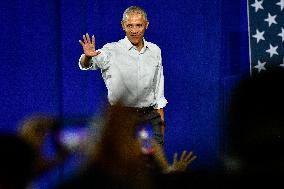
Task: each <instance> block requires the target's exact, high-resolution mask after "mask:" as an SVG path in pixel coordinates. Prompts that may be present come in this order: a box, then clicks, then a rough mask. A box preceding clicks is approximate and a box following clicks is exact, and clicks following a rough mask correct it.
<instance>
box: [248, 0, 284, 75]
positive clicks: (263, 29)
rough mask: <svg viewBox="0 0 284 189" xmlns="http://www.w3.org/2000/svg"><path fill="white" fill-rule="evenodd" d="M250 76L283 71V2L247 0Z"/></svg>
mask: <svg viewBox="0 0 284 189" xmlns="http://www.w3.org/2000/svg"><path fill="white" fill-rule="evenodd" d="M247 8H248V21H249V22H248V24H249V43H250V70H251V74H252V75H254V74H257V73H261V72H267V71H269V70H272V69H275V68H281V67H282V68H283V69H284V0H248V6H247Z"/></svg>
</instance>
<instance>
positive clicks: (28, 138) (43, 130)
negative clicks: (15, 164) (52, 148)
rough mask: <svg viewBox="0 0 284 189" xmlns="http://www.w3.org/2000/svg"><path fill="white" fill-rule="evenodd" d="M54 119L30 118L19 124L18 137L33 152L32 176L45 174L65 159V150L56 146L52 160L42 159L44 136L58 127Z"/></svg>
mask: <svg viewBox="0 0 284 189" xmlns="http://www.w3.org/2000/svg"><path fill="white" fill-rule="evenodd" d="M58 124H59V122H58V120H57V119H56V118H55V117H51V116H46V115H38V116H31V117H29V118H27V119H26V120H24V121H23V123H21V124H20V127H19V129H18V136H19V137H20V138H21V139H22V140H24V141H25V142H26V143H27V144H28V145H30V147H31V148H32V150H33V152H34V162H33V176H37V175H40V174H42V173H45V172H46V171H48V170H49V169H51V168H54V167H55V166H57V165H59V164H60V163H62V162H63V161H64V160H65V158H66V157H67V155H68V153H67V151H66V149H64V148H62V147H61V146H59V145H57V146H56V148H57V149H56V151H57V156H56V157H55V158H53V159H46V158H44V155H43V152H42V149H43V145H44V141H45V139H46V136H47V135H48V134H49V133H53V132H54V130H55V129H57V128H58V127H59V125H58Z"/></svg>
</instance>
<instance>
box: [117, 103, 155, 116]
mask: <svg viewBox="0 0 284 189" xmlns="http://www.w3.org/2000/svg"><path fill="white" fill-rule="evenodd" d="M115 106H116V105H112V107H115ZM118 107H119V106H118ZM121 107H122V108H126V109H129V110H130V111H133V112H138V113H143V114H146V113H149V112H151V111H152V110H154V107H153V106H149V107H142V108H139V107H128V106H121Z"/></svg>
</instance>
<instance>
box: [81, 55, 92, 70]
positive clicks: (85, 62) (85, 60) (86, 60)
mask: <svg viewBox="0 0 284 189" xmlns="http://www.w3.org/2000/svg"><path fill="white" fill-rule="evenodd" d="M91 58H92V57H90V56H86V55H84V56H83V57H82V58H81V61H80V64H81V66H82V67H83V68H88V67H90V60H91Z"/></svg>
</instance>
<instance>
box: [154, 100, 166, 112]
mask: <svg viewBox="0 0 284 189" xmlns="http://www.w3.org/2000/svg"><path fill="white" fill-rule="evenodd" d="M167 103H168V101H167V100H166V98H165V97H162V98H160V99H158V100H157V103H156V105H155V106H154V109H161V108H164V107H165V106H166V105H167Z"/></svg>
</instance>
